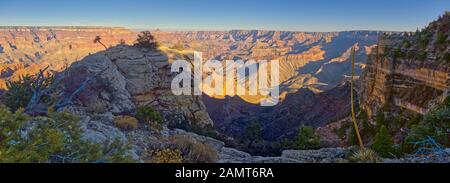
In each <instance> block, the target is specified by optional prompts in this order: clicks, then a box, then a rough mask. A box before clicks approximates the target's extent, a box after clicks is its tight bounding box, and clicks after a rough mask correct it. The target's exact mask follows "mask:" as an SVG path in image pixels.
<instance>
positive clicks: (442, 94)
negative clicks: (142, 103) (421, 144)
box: [361, 13, 450, 116]
mask: <svg viewBox="0 0 450 183" xmlns="http://www.w3.org/2000/svg"><path fill="white" fill-rule="evenodd" d="M449 30H450V14H449V13H446V14H445V15H444V16H443V17H441V18H440V19H439V20H437V21H435V22H432V23H431V24H430V25H429V26H428V27H427V28H425V29H423V30H422V31H420V32H419V31H417V32H416V33H403V34H385V35H384V36H382V37H381V38H380V42H379V45H378V46H377V47H376V48H374V50H373V51H372V54H371V56H370V57H369V61H368V62H367V69H366V71H365V72H364V74H363V76H362V78H361V83H362V85H361V86H362V90H361V106H362V108H363V109H365V110H366V111H367V113H368V114H369V116H373V115H376V114H377V113H379V112H383V111H384V112H389V113H393V114H395V112H394V111H395V110H396V109H405V110H407V111H409V112H412V113H417V114H425V113H427V112H429V111H430V110H431V109H432V108H433V107H435V106H436V105H438V104H440V103H441V102H442V101H443V100H444V99H445V98H446V97H447V96H448V95H449V93H448V91H449V88H450V65H449V63H450V57H449V56H450V53H449V52H450V51H449V49H450V47H449Z"/></svg>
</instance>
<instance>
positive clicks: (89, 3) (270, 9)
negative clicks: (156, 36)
mask: <svg viewBox="0 0 450 183" xmlns="http://www.w3.org/2000/svg"><path fill="white" fill-rule="evenodd" d="M445 10H447V11H448V10H450V0H290V1H288V0H227V1H224V0H222V1H219V0H191V1H188V0H71V1H68V0H0V25H32V26H37V25H47V26H51V25H89V26H93V25H100V26H123V27H127V28H133V29H153V28H161V29H178V30H230V29H266V30H291V31H324V32H326V31H342V30H395V31H414V30H416V28H418V27H419V28H422V27H424V26H426V25H427V24H428V23H429V22H430V21H432V20H434V19H436V18H437V17H438V16H439V15H442V14H443V13H444V11H445Z"/></svg>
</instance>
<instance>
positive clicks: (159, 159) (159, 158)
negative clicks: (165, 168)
mask: <svg viewBox="0 0 450 183" xmlns="http://www.w3.org/2000/svg"><path fill="white" fill-rule="evenodd" d="M152 163H183V157H182V156H181V152H180V150H177V149H175V150H172V149H163V150H160V151H157V152H156V153H155V154H154V155H153V157H152Z"/></svg>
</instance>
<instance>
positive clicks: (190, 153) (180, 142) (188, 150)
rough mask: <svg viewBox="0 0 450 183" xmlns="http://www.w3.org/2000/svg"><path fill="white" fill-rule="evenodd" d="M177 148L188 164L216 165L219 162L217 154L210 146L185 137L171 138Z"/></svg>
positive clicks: (176, 136)
mask: <svg viewBox="0 0 450 183" xmlns="http://www.w3.org/2000/svg"><path fill="white" fill-rule="evenodd" d="M171 140H172V142H173V143H174V144H175V146H176V148H177V149H179V150H181V152H182V154H183V157H184V160H185V162H187V163H214V162H216V161H217V152H216V150H215V149H214V148H212V147H211V146H209V145H208V144H204V143H201V142H198V141H197V140H195V139H193V138H191V137H188V136H185V135H175V136H173V137H172V138H171Z"/></svg>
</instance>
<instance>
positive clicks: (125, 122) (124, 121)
mask: <svg viewBox="0 0 450 183" xmlns="http://www.w3.org/2000/svg"><path fill="white" fill-rule="evenodd" d="M114 124H115V125H116V126H117V127H118V128H120V129H122V130H125V131H128V130H135V129H137V127H138V120H137V119H136V118H134V117H131V116H116V117H115V118H114Z"/></svg>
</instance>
